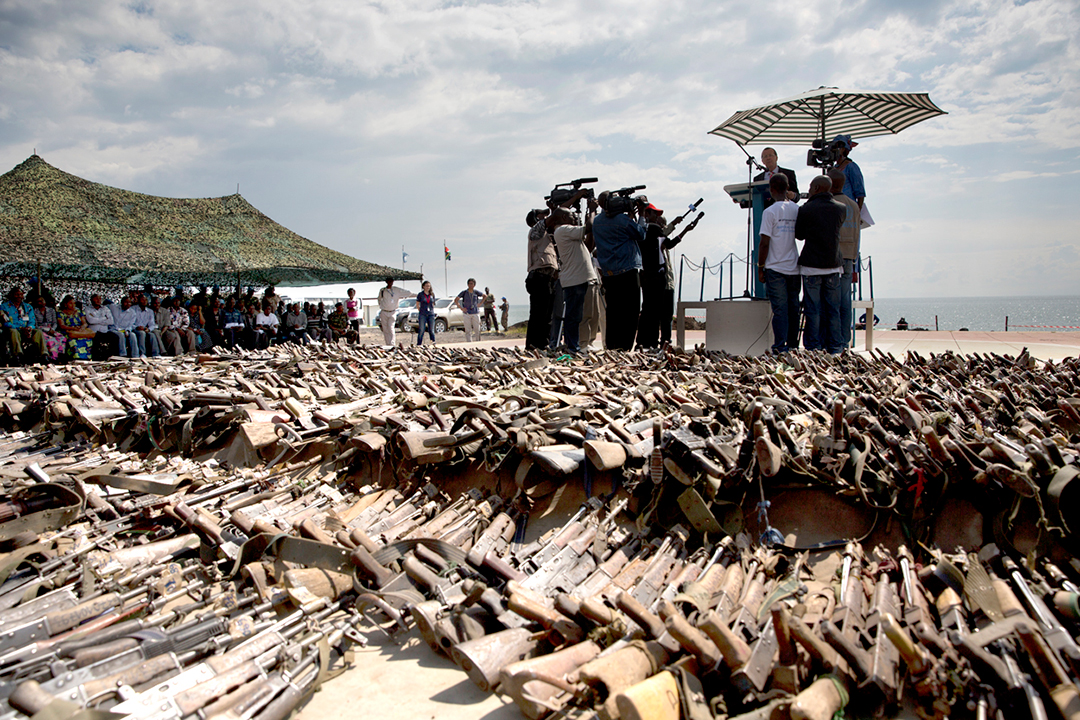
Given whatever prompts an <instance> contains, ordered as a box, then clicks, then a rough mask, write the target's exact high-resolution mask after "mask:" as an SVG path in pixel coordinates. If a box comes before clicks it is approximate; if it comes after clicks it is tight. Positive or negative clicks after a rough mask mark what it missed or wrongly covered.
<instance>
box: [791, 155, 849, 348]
mask: <svg viewBox="0 0 1080 720" xmlns="http://www.w3.org/2000/svg"><path fill="white" fill-rule="evenodd" d="M831 188H832V181H831V180H829V178H827V177H825V176H824V175H818V176H817V177H815V178H814V179H813V181H811V183H810V193H809V199H808V200H807V201H806V203H805V204H803V206H802V207H800V208H799V215H798V217H797V218H796V219H795V237H796V239H798V240H805V241H806V244H805V245H804V246H803V249H802V252H801V253H799V268H800V270H801V273H802V276H803V303H804V311H805V313H806V324H805V327H804V328H803V347H805V348H806V349H807V350H821V349H825V350H828V351H829V352H830V353H832V354H834V355H835V354H837V353H841V352H843V351H844V342H843V338H842V336H841V328H840V273H841V272H842V271H843V269H844V267H843V266H844V261H843V258H842V257H841V256H840V226H841V225H842V224H843V222H844V215H845V214H846V212H847V211H846V209H845V208H844V206H843V205H841V204H840V203H838V202H836V201H835V200H833V196H832V193H831V192H830V189H831Z"/></svg>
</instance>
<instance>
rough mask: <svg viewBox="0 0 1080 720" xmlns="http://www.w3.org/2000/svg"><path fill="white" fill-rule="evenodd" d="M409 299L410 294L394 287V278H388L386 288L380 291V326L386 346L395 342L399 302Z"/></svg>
mask: <svg viewBox="0 0 1080 720" xmlns="http://www.w3.org/2000/svg"><path fill="white" fill-rule="evenodd" d="M407 297H409V293H408V291H406V290H402V289H401V288H396V287H394V278H392V277H388V278H386V287H384V288H380V289H379V325H380V326H382V335H383V341H384V344H385V345H391V346H392V345H393V344H394V340H395V331H396V328H395V327H394V321H395V320H397V306H398V300H401V299H402V298H407Z"/></svg>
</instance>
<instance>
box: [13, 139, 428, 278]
mask: <svg viewBox="0 0 1080 720" xmlns="http://www.w3.org/2000/svg"><path fill="white" fill-rule="evenodd" d="M39 273H40V277H42V278H44V279H50V280H81V281H91V282H102V283H110V284H113V283H115V284H133V285H142V284H145V283H149V284H152V285H169V286H171V285H177V284H182V285H208V286H209V285H221V286H223V287H229V286H233V285H255V286H263V285H284V286H308V285H324V284H329V283H343V282H358V283H359V282H373V281H379V280H382V279H384V278H386V277H393V278H395V279H398V280H419V279H420V274H419V273H414V272H407V271H405V270H400V269H395V268H389V267H385V266H382V265H375V264H373V263H369V262H365V261H363V260H357V259H356V258H353V257H350V256H348V255H345V254H344V253H340V252H337V251H336V250H331V249H329V248H326V247H323V246H322V245H319V244H317V243H314V242H312V241H310V240H308V239H306V238H303V237H300V236H299V235H297V234H296V233H294V232H293V231H292V230H289V229H288V228H286V227H283V226H281V225H279V224H277V223H276V222H274V221H273V220H271V219H270V218H268V217H267V216H265V215H263V214H262V213H261V212H259V211H258V210H256V209H255V208H254V207H252V206H251V204H250V203H248V202H247V200H245V199H244V198H242V197H241V196H240V195H239V194H237V195H227V196H225V197H217V198H166V197H156V196H154V195H143V194H141V193H135V192H130V191H128V190H120V189H118V188H113V187H109V186H107V185H101V184H99V183H95V182H90V181H89V180H83V179H82V178H79V177H76V176H74V175H70V174H68V173H66V172H63V171H62V170H58V169H57V168H55V167H53V166H52V165H49V164H48V163H47V162H45V161H44V160H42V159H41V158H40V157H38V156H37V155H31V156H30V157H29V158H28V159H27V160H26V161H24V162H22V163H20V164H19V165H17V166H16V167H15V168H14V169H12V170H11V171H10V172H7V173H5V174H4V175H0V277H11V276H23V277H29V276H36V275H39Z"/></svg>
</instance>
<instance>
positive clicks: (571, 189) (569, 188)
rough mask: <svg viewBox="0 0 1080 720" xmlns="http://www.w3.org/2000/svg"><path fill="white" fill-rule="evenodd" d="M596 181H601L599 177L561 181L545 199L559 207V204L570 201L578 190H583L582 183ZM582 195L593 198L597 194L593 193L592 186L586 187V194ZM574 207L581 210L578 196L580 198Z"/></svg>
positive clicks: (553, 205)
mask: <svg viewBox="0 0 1080 720" xmlns="http://www.w3.org/2000/svg"><path fill="white" fill-rule="evenodd" d="M594 182H599V179H598V178H578V179H577V180H571V181H570V182H567V183H559V184H558V185H556V186H555V187H554V188H553V189H552V191H551V194H550V195H548V196H547V197H546V198H545V200H547V201H548V204H549V205H550V206H551V207H558V206H560V205H562V204H563V203H565V202H567V201H569V200H570V199H571V198H573V197H574V196H575V195H577V194H578V192H579V191H580V190H581V186H582V185H585V184H589V183H594ZM582 197H585V198H593V197H596V196H595V195H594V194H593V189H592V188H586V189H585V194H584V195H583V196H582ZM574 209H575V210H578V211H580V210H581V198H578V200H577V201H576V202H575V203H574Z"/></svg>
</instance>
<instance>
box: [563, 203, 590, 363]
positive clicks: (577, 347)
mask: <svg viewBox="0 0 1080 720" xmlns="http://www.w3.org/2000/svg"><path fill="white" fill-rule="evenodd" d="M597 207H598V205H597V204H596V200H594V199H593V198H591V197H590V198H589V199H588V208H589V209H588V213H587V214H586V216H585V225H584V226H582V225H576V226H575V225H573V224H572V223H573V216H572V215H571V214H570V211H569V210H567V209H566V208H555V210H553V211H552V212H553V213H554V217H553V220H552V221H553V222H554V223H555V226H556V227H555V233H554V234H555V246H556V247H557V248H558V250H559V260H560V264H561V266H562V267H561V268H560V270H559V280H560V282H561V283H562V291H563V302H564V303H565V305H566V307H565V309H564V311H563V340H564V341H565V342H566V349H567V351H568V352H571V353H575V354H576V353H579V352H581V334H580V329H581V319H582V316H583V315H584V308H585V296H586V295H587V294H588V291H589V285H590V283H591V284H598V283H599V282H600V278H599V276H597V274H596V268H594V267H593V262H592V252H591V251H590V249H589V247H587V246H586V244H585V243H586V239H587V238H588V239H589V240H591V236H589V230H590V229H591V226H592V220H593V214H594V213H595V212H596V208H597ZM592 340H593V338H585V343H586V344H588V343H590V342H592Z"/></svg>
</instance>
